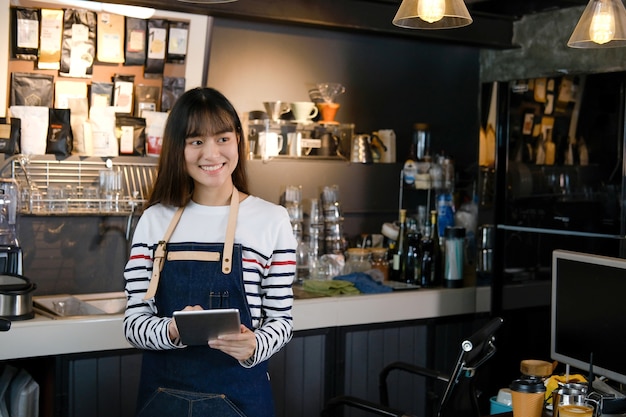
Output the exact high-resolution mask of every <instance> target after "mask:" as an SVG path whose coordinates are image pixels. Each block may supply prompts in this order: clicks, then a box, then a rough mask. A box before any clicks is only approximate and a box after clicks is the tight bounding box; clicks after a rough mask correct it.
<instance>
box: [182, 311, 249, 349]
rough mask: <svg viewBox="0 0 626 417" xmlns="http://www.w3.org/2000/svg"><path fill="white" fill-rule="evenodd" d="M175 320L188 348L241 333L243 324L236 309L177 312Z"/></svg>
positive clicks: (183, 341)
mask: <svg viewBox="0 0 626 417" xmlns="http://www.w3.org/2000/svg"><path fill="white" fill-rule="evenodd" d="M174 319H175V320H176V327H178V333H179V334H180V340H181V342H182V343H183V344H185V345H187V346H195V345H206V344H207V342H208V341H209V340H212V339H217V337H218V336H220V335H223V334H229V333H239V326H240V323H241V321H240V320H239V310H238V309H236V308H220V309H212V310H185V311H175V312H174Z"/></svg>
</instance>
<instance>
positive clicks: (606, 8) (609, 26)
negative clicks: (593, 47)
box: [589, 1, 615, 45]
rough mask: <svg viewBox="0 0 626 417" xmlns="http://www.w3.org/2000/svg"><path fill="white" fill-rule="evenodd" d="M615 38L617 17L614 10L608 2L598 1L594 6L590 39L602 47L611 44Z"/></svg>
mask: <svg viewBox="0 0 626 417" xmlns="http://www.w3.org/2000/svg"><path fill="white" fill-rule="evenodd" d="M613 36H615V17H614V16H613V10H612V8H611V7H610V5H609V4H607V2H606V1H598V2H596V4H595V5H594V10H593V17H592V18H591V25H589V37H590V38H591V40H592V41H594V42H595V43H599V44H600V45H602V44H604V43H607V42H610V41H612V40H613Z"/></svg>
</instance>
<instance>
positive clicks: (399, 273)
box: [391, 209, 408, 281]
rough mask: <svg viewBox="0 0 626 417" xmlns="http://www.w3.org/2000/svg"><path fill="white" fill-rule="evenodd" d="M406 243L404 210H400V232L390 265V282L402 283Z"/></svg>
mask: <svg viewBox="0 0 626 417" xmlns="http://www.w3.org/2000/svg"><path fill="white" fill-rule="evenodd" d="M407 243H408V242H407V228H406V210H405V209H400V230H399V231H398V240H397V241H396V248H395V252H394V253H393V257H392V260H393V261H392V264H391V280H393V281H404V266H405V264H406V250H407Z"/></svg>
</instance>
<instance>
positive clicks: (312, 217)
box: [304, 198, 324, 257]
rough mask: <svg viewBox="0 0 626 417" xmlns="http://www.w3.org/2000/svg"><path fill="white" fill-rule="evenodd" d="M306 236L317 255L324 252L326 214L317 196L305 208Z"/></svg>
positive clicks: (312, 251)
mask: <svg viewBox="0 0 626 417" xmlns="http://www.w3.org/2000/svg"><path fill="white" fill-rule="evenodd" d="M304 238H305V240H306V241H307V242H308V243H309V247H310V248H311V253H313V254H314V256H315V257H319V256H321V255H322V254H323V253H324V215H323V213H322V207H321V205H320V200H319V199H317V198H312V199H310V200H308V204H307V206H306V208H305V215H304Z"/></svg>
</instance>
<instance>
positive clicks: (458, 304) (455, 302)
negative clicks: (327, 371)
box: [0, 287, 491, 360]
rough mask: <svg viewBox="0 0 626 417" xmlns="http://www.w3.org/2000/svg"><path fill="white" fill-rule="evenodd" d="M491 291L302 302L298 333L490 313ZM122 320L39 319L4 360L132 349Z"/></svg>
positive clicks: (11, 335) (8, 335)
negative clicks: (124, 331)
mask: <svg viewBox="0 0 626 417" xmlns="http://www.w3.org/2000/svg"><path fill="white" fill-rule="evenodd" d="M490 294H491V292H490V288H489V287H468V288H458V289H427V290H417V291H398V292H394V293H388V294H373V295H351V296H339V297H319V298H308V299H297V300H296V301H295V302H294V308H293V317H294V329H295V331H300V330H310V329H320V328H326V327H337V326H351V325H359V324H367V323H381V322H392V321H402V320H417V319H426V318H434V317H445V316H453V315H461V314H472V313H481V312H488V311H489V310H490ZM122 319H123V316H122V315H107V316H97V317H94V316H92V317H77V318H71V319H61V320H53V319H50V318H48V317H45V316H41V315H37V316H36V317H35V318H34V319H31V320H23V321H14V322H13V323H12V325H11V329H10V330H9V331H8V332H0V360H6V359H17V358H27V357H36V356H49V355H59V354H68V353H80V352H95V351H106V350H116V349H131V348H132V347H131V346H130V345H129V344H128V342H127V341H126V339H125V338H124V334H123V331H122Z"/></svg>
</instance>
